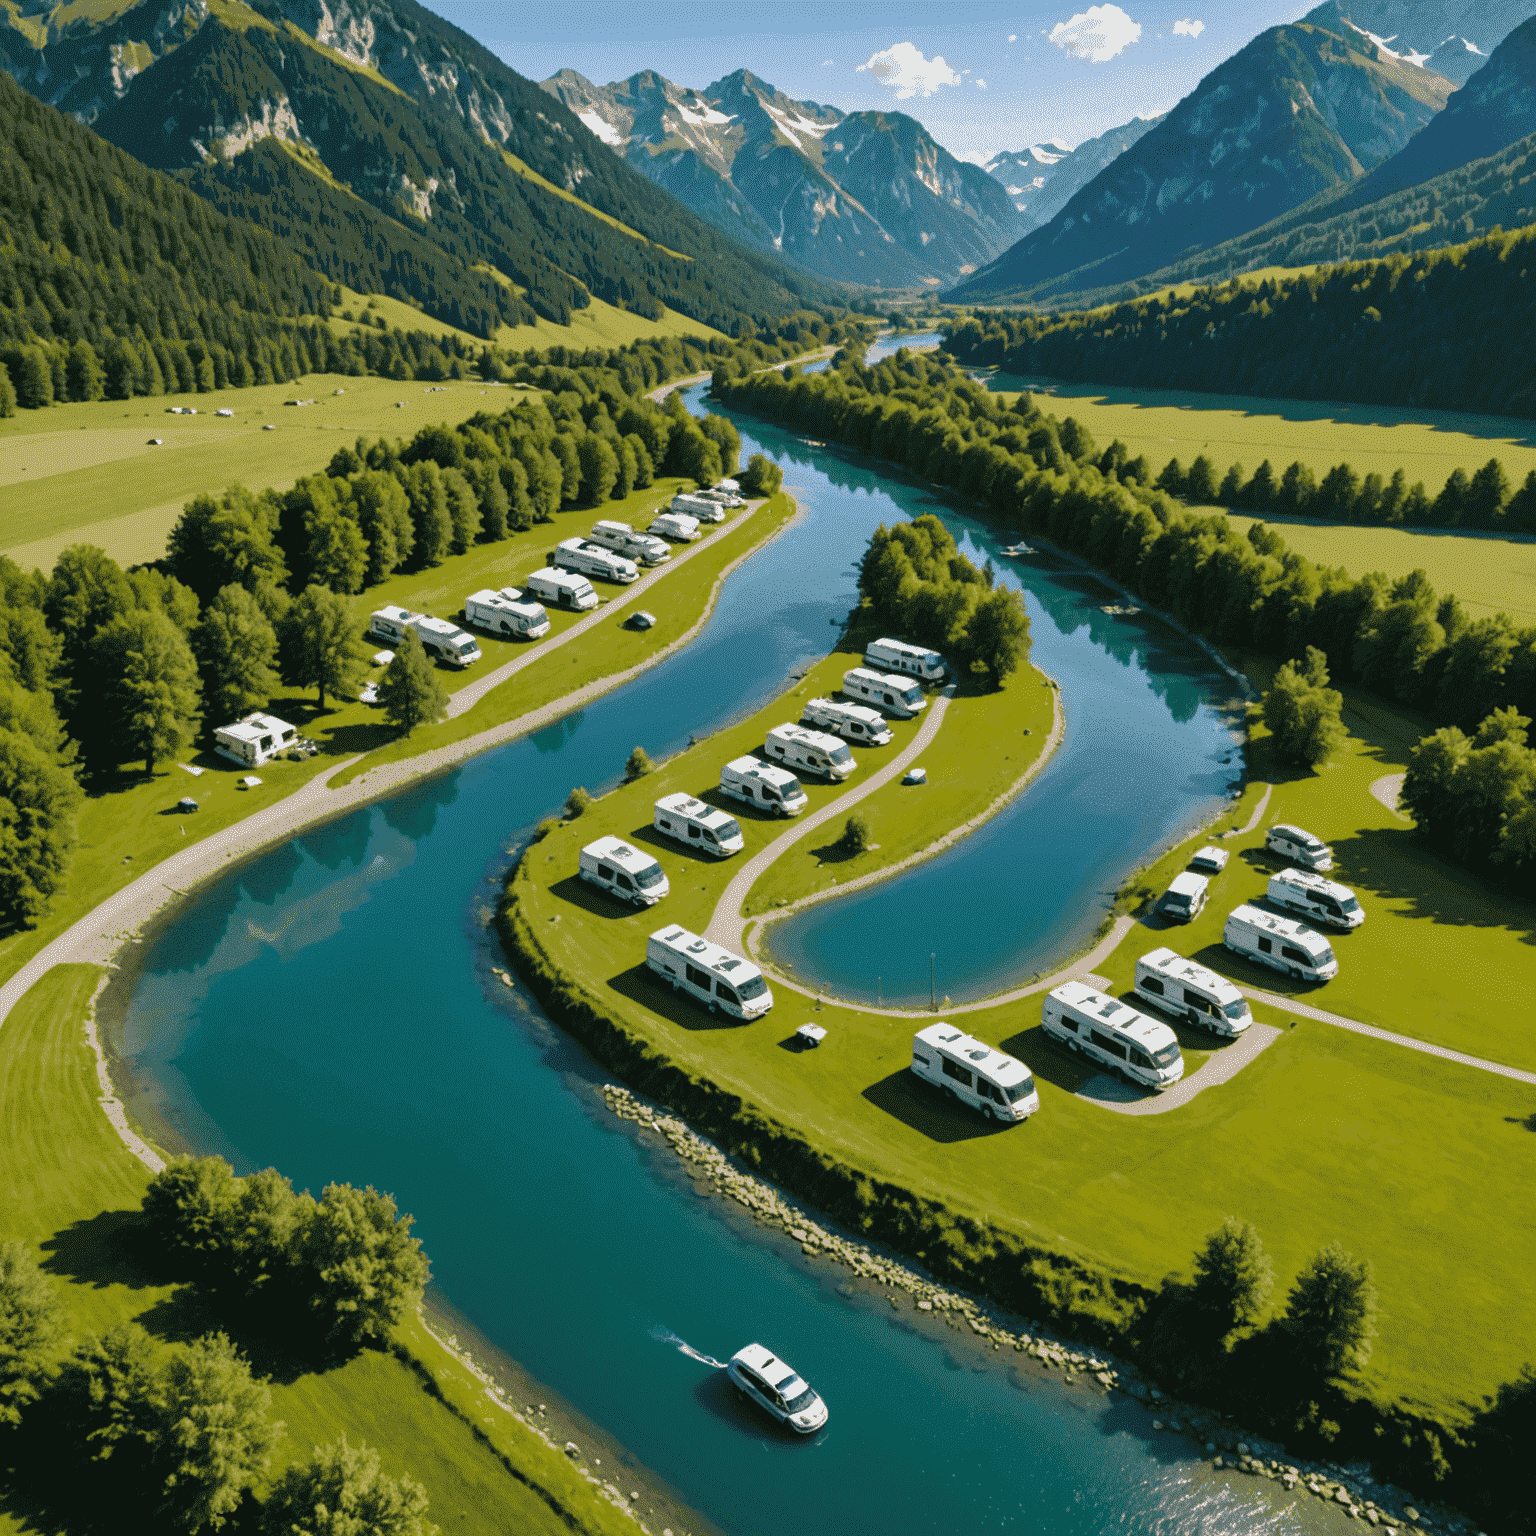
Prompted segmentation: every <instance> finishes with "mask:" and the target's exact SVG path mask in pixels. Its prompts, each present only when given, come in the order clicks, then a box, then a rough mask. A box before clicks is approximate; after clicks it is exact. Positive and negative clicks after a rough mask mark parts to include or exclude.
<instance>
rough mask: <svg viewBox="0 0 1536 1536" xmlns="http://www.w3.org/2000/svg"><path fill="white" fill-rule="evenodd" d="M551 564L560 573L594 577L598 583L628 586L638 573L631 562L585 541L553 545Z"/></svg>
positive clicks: (569, 540)
mask: <svg viewBox="0 0 1536 1536" xmlns="http://www.w3.org/2000/svg"><path fill="white" fill-rule="evenodd" d="M553 564H554V565H555V566H556V567H558V568H559V569H560V570H562V571H576V572H577V573H579V574H580V575H582V576H595V577H597V579H598V580H599V581H616V582H619V583H620V584H621V585H623V586H628V585H629V583H630V582H632V581H633V580H634V579H635V578H636V577H637V576H638V575H639V574H640V572H639V571H638V570H637V569H636V568H635V562H634V561H633V560H626V559H625V558H624V556H623V555H619V554H615V553H614V552H613V550H611V549H604V548H603V547H602V545H600V544H588V543H587V541H586V540H585V539H561V540H560V542H559V543H558V544H557V545H555V555H554V561H553Z"/></svg>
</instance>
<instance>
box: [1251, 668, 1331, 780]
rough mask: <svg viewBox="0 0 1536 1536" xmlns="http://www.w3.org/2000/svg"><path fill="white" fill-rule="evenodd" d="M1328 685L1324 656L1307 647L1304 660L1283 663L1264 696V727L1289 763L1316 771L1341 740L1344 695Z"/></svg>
mask: <svg viewBox="0 0 1536 1536" xmlns="http://www.w3.org/2000/svg"><path fill="white" fill-rule="evenodd" d="M1327 684H1328V663H1327V657H1325V656H1324V655H1323V653H1322V652H1321V651H1320V650H1318V649H1317V647H1316V646H1313V645H1309V646H1308V647H1307V654H1306V659H1305V661H1304V662H1302V663H1299V664H1298V663H1297V662H1295V661H1288V662H1286V663H1285V665H1284V666H1282V667H1281V668H1280V670H1279V671H1278V672H1277V673H1276V674H1275V681H1274V685H1273V686H1272V687H1271V688H1270V690H1269V692H1268V693H1266V694H1265V695H1264V724H1265V725H1267V726H1268V727H1269V729H1270V730H1271V732H1273V734H1274V737H1275V746H1276V748H1277V749H1278V750H1279V752H1280V755H1281V756H1282V757H1285V758H1287V759H1289V760H1290V761H1291V762H1296V763H1306V764H1308V765H1309V766H1311V767H1314V768H1315V767H1316V766H1317V765H1318V764H1319V763H1323V762H1326V761H1327V760H1328V758H1329V757H1331V756H1332V755H1333V752H1334V749H1335V748H1336V747H1337V746H1338V744H1339V743H1340V742H1341V741H1342V740H1343V739H1344V722H1343V719H1342V715H1343V709H1344V696H1343V694H1341V693H1339V692H1338V691H1337V690H1336V689H1333V688H1329V687H1328V686H1327Z"/></svg>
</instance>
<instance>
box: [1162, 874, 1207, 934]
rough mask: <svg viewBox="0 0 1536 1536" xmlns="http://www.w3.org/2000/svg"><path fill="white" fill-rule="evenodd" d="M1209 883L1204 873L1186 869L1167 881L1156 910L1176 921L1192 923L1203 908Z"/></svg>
mask: <svg viewBox="0 0 1536 1536" xmlns="http://www.w3.org/2000/svg"><path fill="white" fill-rule="evenodd" d="M1210 885H1211V882H1210V881H1209V880H1208V879H1207V878H1206V877H1205V876H1204V875H1197V874H1194V873H1192V872H1191V871H1189V870H1187V869H1186V870H1185V871H1184V872H1183V873H1182V874H1178V875H1175V876H1174V877H1173V879H1172V880H1171V881H1169V883H1168V889H1167V890H1166V891H1164V892H1163V899H1162V900H1161V901H1160V902H1158V904H1157V910H1158V911H1159V912H1161V913H1162V914H1163V915H1164V916H1165V917H1171V918H1172V919H1173V920H1174V921H1175V922H1176V923H1192V922H1194V920H1195V919H1196V918H1197V917H1199V916H1200V913H1201V912H1202V911H1203V910H1204V907H1205V898H1206V896H1207V894H1208V893H1209V891H1210Z"/></svg>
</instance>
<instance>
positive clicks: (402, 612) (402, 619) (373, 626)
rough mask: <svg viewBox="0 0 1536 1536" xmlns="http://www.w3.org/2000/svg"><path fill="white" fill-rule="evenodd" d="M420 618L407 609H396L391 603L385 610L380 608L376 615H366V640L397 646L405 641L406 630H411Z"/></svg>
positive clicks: (417, 614)
mask: <svg viewBox="0 0 1536 1536" xmlns="http://www.w3.org/2000/svg"><path fill="white" fill-rule="evenodd" d="M420 617H421V615H420V614H419V613H412V612H411V610H410V609H409V608H397V607H396V606H395V605H394V604H393V603H391V604H390V605H389V606H388V607H387V608H380V609H379V610H378V611H377V612H376V613H370V614H369V615H368V638H369V639H370V640H385V641H388V642H389V644H391V645H399V643H400V642H401V641H402V640H404V639H405V632H406V630H408V629H413V628H414V627H415V624H416V620H417V619H419V618H420Z"/></svg>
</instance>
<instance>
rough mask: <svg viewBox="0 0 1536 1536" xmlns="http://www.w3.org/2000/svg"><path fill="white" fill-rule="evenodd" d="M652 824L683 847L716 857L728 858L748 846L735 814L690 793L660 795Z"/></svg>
mask: <svg viewBox="0 0 1536 1536" xmlns="http://www.w3.org/2000/svg"><path fill="white" fill-rule="evenodd" d="M651 825H652V826H653V827H655V829H656V830H657V831H658V832H664V833H666V835H667V836H668V837H670V838H672V839H673V841H675V842H679V843H681V844H682V845H683V846H684V847H685V848H692V849H693V850H694V851H695V852H696V853H708V854H712V855H714V857H715V858H718V859H724V858H729V857H730V855H731V854H733V853H740V852H741V850H742V849H743V848H745V847H746V846H747V841H746V839H745V838H744V837H743V836H742V835H741V827H740V826H739V825H738V824H737V822H736V818H735V817H734V816H728V815H726V813H725V812H724V811H721V810H717V809H716V808H715V807H714V806H712V805H706V804H705V803H704V802H703V801H702V800H695V799H694V798H693V796H692V795H683V794H677V795H663V796H662V797H661V799H660V800H658V801H657V802H656V806H655V811H654V814H653V815H652V817H651Z"/></svg>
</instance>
